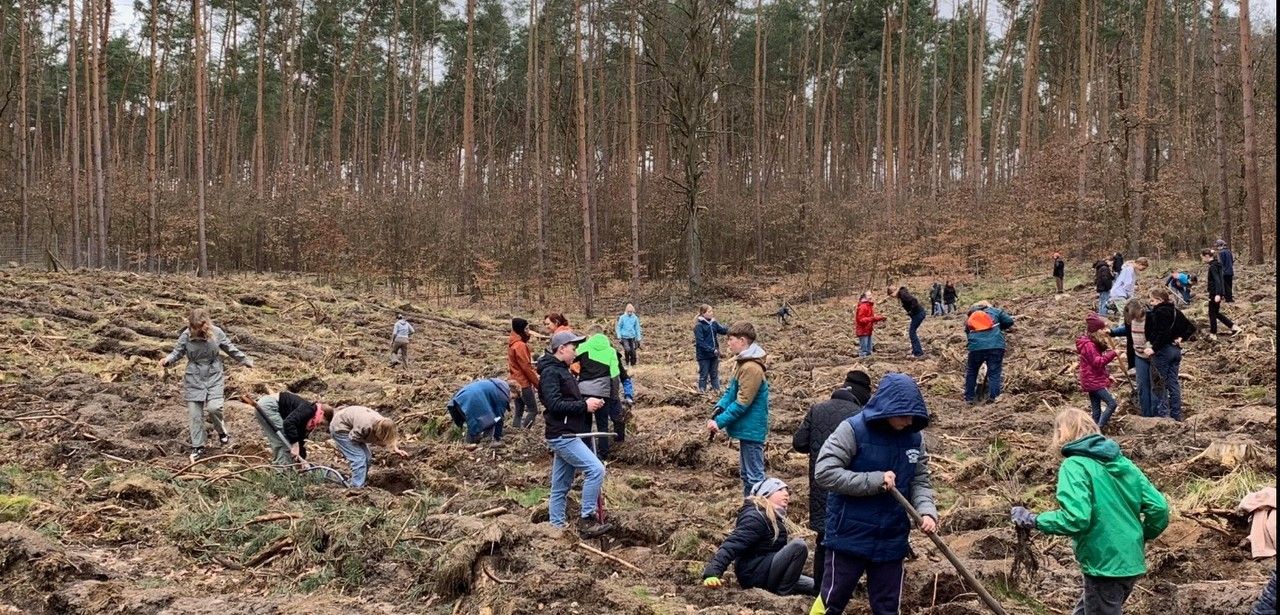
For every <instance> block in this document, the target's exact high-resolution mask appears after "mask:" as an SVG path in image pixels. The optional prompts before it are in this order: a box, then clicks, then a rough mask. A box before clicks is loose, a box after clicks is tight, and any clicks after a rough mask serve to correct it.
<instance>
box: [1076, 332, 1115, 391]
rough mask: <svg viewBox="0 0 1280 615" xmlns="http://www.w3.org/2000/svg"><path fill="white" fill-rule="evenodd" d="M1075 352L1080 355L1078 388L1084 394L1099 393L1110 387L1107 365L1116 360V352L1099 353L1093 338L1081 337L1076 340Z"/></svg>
mask: <svg viewBox="0 0 1280 615" xmlns="http://www.w3.org/2000/svg"><path fill="white" fill-rule="evenodd" d="M1076 352H1077V353H1079V354H1080V388H1081V389H1084V392H1085V393H1093V392H1095V391H1101V390H1102V389H1105V388H1107V387H1109V386H1111V374H1109V373H1107V364H1108V363H1111V362H1112V361H1114V360H1116V351H1114V350H1108V351H1106V352H1101V351H1099V350H1098V345H1097V344H1095V343H1094V342H1093V338H1091V337H1089V336H1088V335H1081V336H1080V337H1077V338H1076Z"/></svg>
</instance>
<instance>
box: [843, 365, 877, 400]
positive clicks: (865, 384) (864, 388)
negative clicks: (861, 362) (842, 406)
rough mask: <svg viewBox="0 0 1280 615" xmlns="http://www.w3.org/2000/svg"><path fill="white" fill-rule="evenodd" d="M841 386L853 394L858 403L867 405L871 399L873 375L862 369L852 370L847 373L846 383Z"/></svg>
mask: <svg viewBox="0 0 1280 615" xmlns="http://www.w3.org/2000/svg"><path fill="white" fill-rule="evenodd" d="M840 388H842V389H845V390H847V391H849V392H850V393H852V394H853V396H854V398H855V400H856V401H857V403H858V405H860V406H861V405H865V404H866V403H867V400H868V399H871V376H868V375H867V373H866V372H864V371H860V370H851V371H850V372H849V373H848V374H845V377H844V384H842V385H840Z"/></svg>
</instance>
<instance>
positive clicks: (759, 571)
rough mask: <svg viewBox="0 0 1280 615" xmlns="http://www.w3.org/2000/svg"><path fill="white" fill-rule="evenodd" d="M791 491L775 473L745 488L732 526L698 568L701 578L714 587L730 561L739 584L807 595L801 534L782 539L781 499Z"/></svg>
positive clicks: (783, 512) (784, 524)
mask: <svg viewBox="0 0 1280 615" xmlns="http://www.w3.org/2000/svg"><path fill="white" fill-rule="evenodd" d="M790 503H791V491H790V489H788V488H787V484H786V483H784V482H782V481H781V480H778V479H776V478H766V479H764V480H763V481H760V482H759V483H756V485H755V486H754V487H752V488H751V495H750V496H749V497H748V498H747V500H746V501H745V502H743V504H742V508H741V509H740V510H739V511H738V521H737V523H736V524H735V525H734V527H733V532H731V533H730V534H729V536H728V537H727V538H725V539H724V543H723V544H721V545H720V548H719V549H716V554H715V556H713V557H712V558H711V561H709V562H707V565H706V566H705V567H704V568H703V569H702V584H703V585H704V586H706V587H712V588H715V587H720V586H721V585H722V584H723V581H722V580H721V578H720V577H721V576H723V575H724V572H725V570H728V568H729V565H730V564H733V569H734V572H736V573H737V575H738V584H739V585H741V586H742V587H743V589H751V588H753V587H759V588H760V589H764V590H768V591H770V592H773V593H775V594H778V595H780V596H788V595H792V594H803V595H812V594H813V591H814V585H813V579H812V578H810V577H807V576H804V575H803V574H801V572H802V571H803V569H804V562H805V560H806V559H808V558H809V548H808V547H806V546H805V544H804V541H803V540H799V539H797V540H788V537H789V534H788V532H787V524H788V521H787V505H788V504H790Z"/></svg>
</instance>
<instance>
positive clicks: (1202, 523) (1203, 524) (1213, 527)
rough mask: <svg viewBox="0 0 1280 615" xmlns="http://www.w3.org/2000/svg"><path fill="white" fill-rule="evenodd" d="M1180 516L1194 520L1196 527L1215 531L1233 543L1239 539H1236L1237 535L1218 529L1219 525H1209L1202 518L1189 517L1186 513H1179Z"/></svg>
mask: <svg viewBox="0 0 1280 615" xmlns="http://www.w3.org/2000/svg"><path fill="white" fill-rule="evenodd" d="M1178 514H1179V515H1181V516H1182V517H1185V518H1187V519H1190V520H1192V521H1193V522H1195V524H1196V525H1198V526H1200V527H1202V528H1205V529H1207V530H1212V531H1214V532H1217V533H1218V534H1221V535H1222V536H1224V537H1226V538H1228V539H1231V540H1233V541H1234V540H1236V538H1237V537H1236V536H1235V535H1233V534H1232V533H1231V532H1228V531H1227V530H1224V529H1222V528H1220V527H1218V526H1217V525H1214V524H1212V523H1209V522H1208V521H1205V520H1204V519H1201V518H1199V517H1193V516H1191V515H1189V514H1187V513H1184V512H1180V513H1178Z"/></svg>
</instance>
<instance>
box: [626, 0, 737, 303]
mask: <svg viewBox="0 0 1280 615" xmlns="http://www.w3.org/2000/svg"><path fill="white" fill-rule="evenodd" d="M756 3H757V8H758V7H759V0H756ZM757 18H758V17H757ZM630 36H631V40H630V43H631V44H630V45H629V46H628V48H627V52H628V58H627V59H628V64H629V66H628V74H627V77H628V79H627V98H628V113H627V196H628V197H630V201H631V300H632V301H635V300H637V299H639V297H640V101H639V97H638V94H637V88H636V51H637V49H636V48H637V46H638V45H639V42H640V9H639V8H638V7H636V6H634V4H633V6H632V7H631V33H630ZM757 44H759V41H758V40H757ZM757 142H758V141H757ZM756 189H757V190H758V189H759V186H756ZM757 249H758V247H757Z"/></svg>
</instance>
